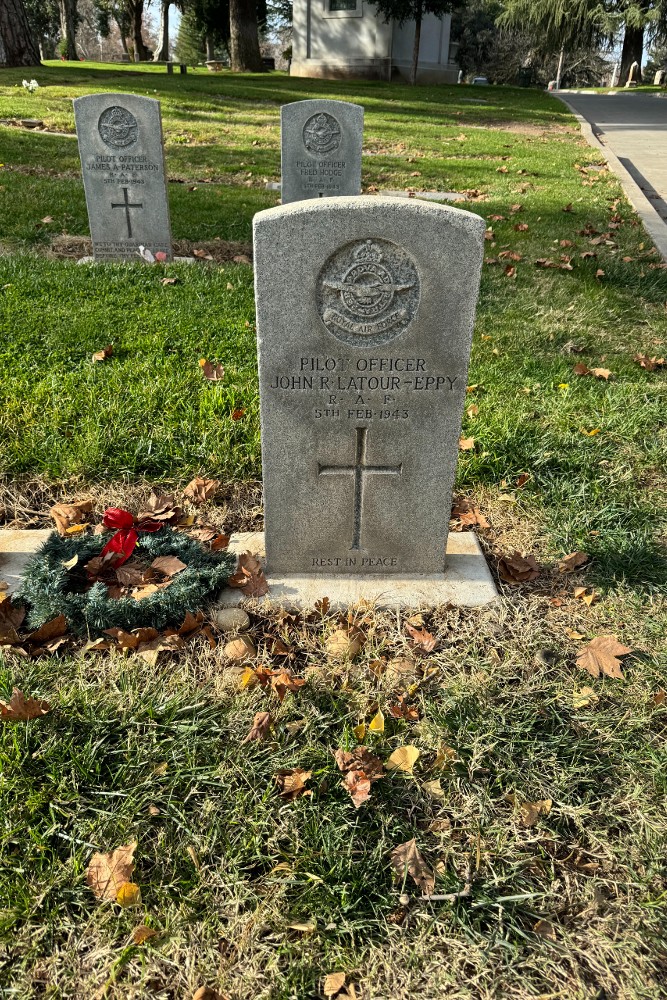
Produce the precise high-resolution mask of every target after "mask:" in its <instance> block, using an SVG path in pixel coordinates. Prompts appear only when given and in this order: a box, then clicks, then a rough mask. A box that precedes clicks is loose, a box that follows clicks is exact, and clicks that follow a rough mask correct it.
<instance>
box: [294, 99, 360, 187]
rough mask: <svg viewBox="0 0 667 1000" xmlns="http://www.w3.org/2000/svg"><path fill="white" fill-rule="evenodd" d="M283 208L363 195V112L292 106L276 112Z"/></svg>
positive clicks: (336, 106) (342, 105) (338, 106)
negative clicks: (291, 204)
mask: <svg viewBox="0 0 667 1000" xmlns="http://www.w3.org/2000/svg"><path fill="white" fill-rule="evenodd" d="M280 133H281V169H282V203H283V205H287V204H289V203H290V202H293V201H305V200H307V199H309V198H333V197H338V196H340V195H358V194H359V193H360V192H361V146H362V142H363V133H364V109H363V108H362V107H360V106H359V105H358V104H348V103H347V101H295V102H294V103H293V104H284V105H283V107H282V108H281V111H280Z"/></svg>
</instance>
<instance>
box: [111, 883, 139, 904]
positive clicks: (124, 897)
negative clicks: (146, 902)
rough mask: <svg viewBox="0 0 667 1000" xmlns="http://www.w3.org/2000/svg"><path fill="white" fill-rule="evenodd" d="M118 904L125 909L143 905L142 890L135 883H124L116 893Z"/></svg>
mask: <svg viewBox="0 0 667 1000" xmlns="http://www.w3.org/2000/svg"><path fill="white" fill-rule="evenodd" d="M116 902H117V903H118V905H119V906H122V907H123V908H124V909H125V908H126V907H128V906H140V905H141V889H140V888H139V886H138V885H135V883H134V882H124V883H123V884H122V885H121V887H120V889H119V890H118V892H117V893H116Z"/></svg>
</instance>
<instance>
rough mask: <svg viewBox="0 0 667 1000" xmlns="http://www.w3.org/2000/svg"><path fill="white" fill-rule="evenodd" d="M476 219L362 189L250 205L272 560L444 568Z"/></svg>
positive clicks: (479, 245) (298, 567)
mask: <svg viewBox="0 0 667 1000" xmlns="http://www.w3.org/2000/svg"><path fill="white" fill-rule="evenodd" d="M484 230H485V223H484V220H483V219H481V218H480V217H479V216H477V215H473V214H472V213H470V212H463V211H460V210H459V209H455V208H450V207H445V206H441V205H434V204H428V203H425V202H418V201H411V202H403V201H398V200H396V199H393V198H379V197H367V196H361V197H358V198H340V199H339V198H327V199H323V200H321V201H317V202H302V203H299V204H295V205H290V206H285V207H279V208H274V209H269V210H268V211H264V212H260V213H258V214H257V215H256V216H255V221H254V244H255V290H256V303H257V337H258V345H259V377H260V401H261V426H262V465H263V479H264V500H265V531H266V559H267V573H268V574H269V576H271V575H274V576H275V575H278V576H285V575H289V574H296V575H302V576H303V575H307V574H326V575H329V576H332V575H333V576H335V575H339V574H342V575H347V576H360V577H363V576H368V575H371V574H383V575H384V577H386V578H387V579H390V578H392V577H398V576H412V577H424V576H427V575H429V576H433V577H434V578H436V577H438V575H442V574H443V573H444V568H445V547H446V543H447V533H448V525H449V517H450V509H451V498H452V488H453V483H454V474H455V469H456V463H457V456H458V441H459V434H460V428H461V418H462V412H463V406H464V400H465V397H466V381H467V371H468V361H469V356H470V346H471V339H472V328H473V322H474V317H475V305H476V302H477V294H478V288H479V278H480V271H481V265H482V257H483V246H484Z"/></svg>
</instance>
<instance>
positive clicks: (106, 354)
mask: <svg viewBox="0 0 667 1000" xmlns="http://www.w3.org/2000/svg"><path fill="white" fill-rule="evenodd" d="M112 354H113V344H107V346H106V347H103V348H102V350H101V351H95V353H94V354H93V362H96V361H106V360H107V358H110V357H111V355H112Z"/></svg>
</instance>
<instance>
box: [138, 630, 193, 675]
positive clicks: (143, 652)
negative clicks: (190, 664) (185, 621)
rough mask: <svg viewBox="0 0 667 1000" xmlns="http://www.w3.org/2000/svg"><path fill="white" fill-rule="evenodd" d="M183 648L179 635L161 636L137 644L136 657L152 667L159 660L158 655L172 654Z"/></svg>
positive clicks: (183, 644)
mask: <svg viewBox="0 0 667 1000" xmlns="http://www.w3.org/2000/svg"><path fill="white" fill-rule="evenodd" d="M184 646H185V643H184V642H183V640H182V639H181V637H180V636H179V635H161V636H158V637H157V638H156V639H152V640H149V641H148V642H141V643H139V646H138V647H137V656H140V657H141V658H142V660H145V661H146V663H149V664H150V665H151V666H152V667H154V666H155V665H156V663H157V662H158V660H159V658H160V653H172V652H174V650H177V649H183V647H184Z"/></svg>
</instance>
